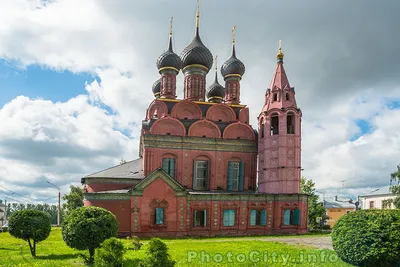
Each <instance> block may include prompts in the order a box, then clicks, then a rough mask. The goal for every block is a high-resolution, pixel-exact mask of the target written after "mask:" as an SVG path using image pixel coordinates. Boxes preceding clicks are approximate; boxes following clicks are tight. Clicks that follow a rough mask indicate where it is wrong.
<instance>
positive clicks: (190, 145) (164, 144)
mask: <svg viewBox="0 0 400 267" xmlns="http://www.w3.org/2000/svg"><path fill="white" fill-rule="evenodd" d="M142 140H143V145H144V148H168V149H185V150H207V151H226V152H245V153H257V141H256V140H254V141H250V140H245V139H240V140H236V139H218V138H202V137H193V136H173V135H146V134H144V135H142Z"/></svg>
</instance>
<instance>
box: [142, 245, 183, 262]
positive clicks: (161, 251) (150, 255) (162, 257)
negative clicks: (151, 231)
mask: <svg viewBox="0 0 400 267" xmlns="http://www.w3.org/2000/svg"><path fill="white" fill-rule="evenodd" d="M175 263H176V262H175V261H174V260H172V259H171V256H170V255H169V253H168V247H167V245H166V244H165V243H164V242H162V241H161V239H159V238H152V239H151V240H150V242H149V247H148V248H147V257H146V258H145V259H144V261H143V266H145V267H173V266H175Z"/></svg>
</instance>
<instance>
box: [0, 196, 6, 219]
mask: <svg viewBox="0 0 400 267" xmlns="http://www.w3.org/2000/svg"><path fill="white" fill-rule="evenodd" d="M5 212H6V205H4V204H3V202H2V201H1V200H0V225H3V224H4V223H5V222H6V218H5Z"/></svg>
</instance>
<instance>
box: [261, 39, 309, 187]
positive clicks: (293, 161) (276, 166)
mask: <svg viewBox="0 0 400 267" xmlns="http://www.w3.org/2000/svg"><path fill="white" fill-rule="evenodd" d="M283 57H284V54H283V52H282V47H281V42H280V41H279V50H278V54H277V66H276V70H275V74H274V75H273V77H272V81H271V84H270V87H269V88H268V89H267V92H266V94H265V102H264V106H263V108H262V110H261V113H260V115H259V117H258V129H259V140H258V166H259V168H258V191H259V192H260V193H269V194H298V193H300V177H301V116H302V113H301V110H300V109H299V108H298V107H297V103H296V98H295V91H294V87H290V84H289V80H288V78H287V75H286V72H285V69H284V67H283Z"/></svg>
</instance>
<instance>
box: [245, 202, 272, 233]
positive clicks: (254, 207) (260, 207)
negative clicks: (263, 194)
mask: <svg viewBox="0 0 400 267" xmlns="http://www.w3.org/2000/svg"><path fill="white" fill-rule="evenodd" d="M251 210H258V211H259V212H261V211H262V210H265V212H266V216H267V217H266V218H265V222H266V223H265V225H250V214H251ZM247 214H248V216H247V228H249V229H263V228H267V225H268V209H267V205H266V204H265V203H260V204H259V205H257V204H256V203H250V204H249V205H248V206H247Z"/></svg>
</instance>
